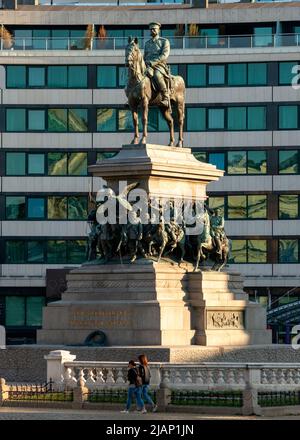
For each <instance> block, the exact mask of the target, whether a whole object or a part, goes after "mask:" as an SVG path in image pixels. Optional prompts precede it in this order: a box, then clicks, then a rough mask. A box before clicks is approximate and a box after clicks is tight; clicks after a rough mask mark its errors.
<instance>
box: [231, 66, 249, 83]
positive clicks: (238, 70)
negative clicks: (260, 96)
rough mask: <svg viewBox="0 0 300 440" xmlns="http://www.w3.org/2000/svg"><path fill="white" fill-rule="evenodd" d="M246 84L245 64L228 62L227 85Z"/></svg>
mask: <svg viewBox="0 0 300 440" xmlns="http://www.w3.org/2000/svg"><path fill="white" fill-rule="evenodd" d="M246 84H247V64H246V63H235V64H228V85H229V86H243V85H246Z"/></svg>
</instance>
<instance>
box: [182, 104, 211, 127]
mask: <svg viewBox="0 0 300 440" xmlns="http://www.w3.org/2000/svg"><path fill="white" fill-rule="evenodd" d="M186 116H187V131H203V130H205V129H206V122H205V108H197V107H192V108H187V109H186Z"/></svg>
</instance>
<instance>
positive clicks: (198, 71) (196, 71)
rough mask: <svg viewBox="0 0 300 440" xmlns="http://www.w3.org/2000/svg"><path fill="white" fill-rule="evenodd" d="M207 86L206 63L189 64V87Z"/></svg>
mask: <svg viewBox="0 0 300 440" xmlns="http://www.w3.org/2000/svg"><path fill="white" fill-rule="evenodd" d="M203 86H206V64H188V65H187V87H203Z"/></svg>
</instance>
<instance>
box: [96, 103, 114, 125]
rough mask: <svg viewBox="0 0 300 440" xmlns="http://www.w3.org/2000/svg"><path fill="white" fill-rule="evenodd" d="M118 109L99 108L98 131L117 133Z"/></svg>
mask: <svg viewBox="0 0 300 440" xmlns="http://www.w3.org/2000/svg"><path fill="white" fill-rule="evenodd" d="M116 114H117V113H116V109H114V108H99V109H98V110H97V131H116Z"/></svg>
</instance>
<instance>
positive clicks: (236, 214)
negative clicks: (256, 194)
mask: <svg viewBox="0 0 300 440" xmlns="http://www.w3.org/2000/svg"><path fill="white" fill-rule="evenodd" d="M246 217H247V199H246V196H228V218H229V219H240V218H246Z"/></svg>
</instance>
